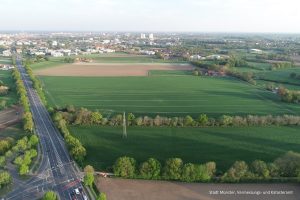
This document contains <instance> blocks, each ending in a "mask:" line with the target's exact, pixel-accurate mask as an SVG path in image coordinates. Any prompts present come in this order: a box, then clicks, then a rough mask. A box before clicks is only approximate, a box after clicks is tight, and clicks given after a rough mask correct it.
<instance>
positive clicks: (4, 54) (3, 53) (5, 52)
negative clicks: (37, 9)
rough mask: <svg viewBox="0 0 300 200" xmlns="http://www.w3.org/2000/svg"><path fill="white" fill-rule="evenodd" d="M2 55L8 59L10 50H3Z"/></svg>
mask: <svg viewBox="0 0 300 200" xmlns="http://www.w3.org/2000/svg"><path fill="white" fill-rule="evenodd" d="M2 55H3V56H5V57H10V56H11V52H10V50H5V51H3V52H2Z"/></svg>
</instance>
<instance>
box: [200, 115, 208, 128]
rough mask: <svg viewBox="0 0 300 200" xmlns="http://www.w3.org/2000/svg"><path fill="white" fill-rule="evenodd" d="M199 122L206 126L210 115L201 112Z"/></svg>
mask: <svg viewBox="0 0 300 200" xmlns="http://www.w3.org/2000/svg"><path fill="white" fill-rule="evenodd" d="M198 123H199V125H200V126H206V125H207V124H208V117H207V115H206V114H201V115H200V116H199V118H198Z"/></svg>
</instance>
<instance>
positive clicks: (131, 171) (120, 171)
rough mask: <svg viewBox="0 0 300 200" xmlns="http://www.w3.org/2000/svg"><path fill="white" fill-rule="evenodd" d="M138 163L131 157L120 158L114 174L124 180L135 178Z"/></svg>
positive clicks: (116, 163)
mask: <svg viewBox="0 0 300 200" xmlns="http://www.w3.org/2000/svg"><path fill="white" fill-rule="evenodd" d="M135 167H136V161H135V160H134V158H130V157H126V156H124V157H120V158H118V159H117V161H116V162H115V164H114V166H113V170H114V174H115V175H116V176H120V177H123V178H133V177H134V176H135Z"/></svg>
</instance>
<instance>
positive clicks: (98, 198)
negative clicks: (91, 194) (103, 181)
mask: <svg viewBox="0 0 300 200" xmlns="http://www.w3.org/2000/svg"><path fill="white" fill-rule="evenodd" d="M96 200H106V194H105V193H103V192H101V194H100V195H99V196H98V197H97V199H96Z"/></svg>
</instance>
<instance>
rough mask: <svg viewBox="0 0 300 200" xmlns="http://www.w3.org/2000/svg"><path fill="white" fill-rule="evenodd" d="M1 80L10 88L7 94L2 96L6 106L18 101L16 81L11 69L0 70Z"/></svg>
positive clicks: (0, 99) (0, 98) (1, 99)
mask: <svg viewBox="0 0 300 200" xmlns="http://www.w3.org/2000/svg"><path fill="white" fill-rule="evenodd" d="M0 80H1V81H3V83H4V84H5V85H7V86H8V87H9V88H10V90H9V92H8V94H7V95H4V96H0V101H5V106H6V107H8V106H11V105H13V104H15V103H17V102H18V97H17V92H16V88H15V83H14V80H13V78H12V75H11V71H0ZM0 110H1V107H0Z"/></svg>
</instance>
